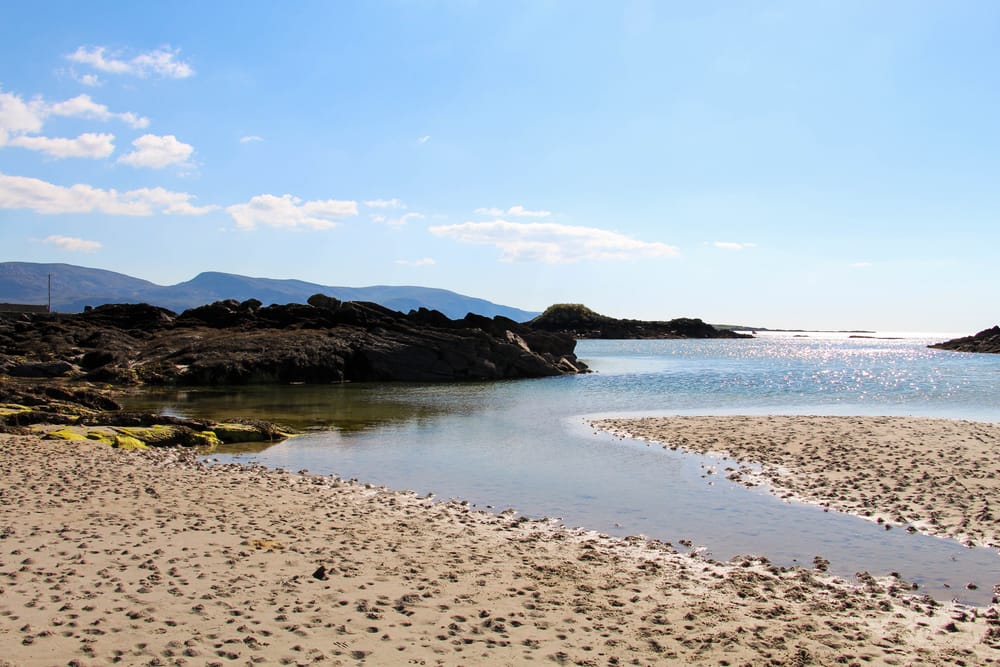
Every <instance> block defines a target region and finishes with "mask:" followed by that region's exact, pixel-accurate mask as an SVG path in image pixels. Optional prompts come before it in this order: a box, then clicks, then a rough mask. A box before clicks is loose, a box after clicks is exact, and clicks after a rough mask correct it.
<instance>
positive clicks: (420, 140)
mask: <svg viewBox="0 0 1000 667" xmlns="http://www.w3.org/2000/svg"><path fill="white" fill-rule="evenodd" d="M430 140H431V135H429V134H425V135H424V136H422V137H420V138H418V139H417V143H418V144H426V143H427V142H428V141H430Z"/></svg>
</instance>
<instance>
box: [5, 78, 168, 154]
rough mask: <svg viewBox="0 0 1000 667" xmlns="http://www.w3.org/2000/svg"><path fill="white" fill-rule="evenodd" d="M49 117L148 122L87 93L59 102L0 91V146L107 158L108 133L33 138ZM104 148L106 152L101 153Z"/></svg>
mask: <svg viewBox="0 0 1000 667" xmlns="http://www.w3.org/2000/svg"><path fill="white" fill-rule="evenodd" d="M50 116H66V117H77V118H89V119H96V120H101V121H108V120H113V119H117V120H121V121H124V122H125V123H127V124H128V125H130V126H132V127H134V128H142V127H146V126H147V125H149V119H148V118H144V117H142V116H139V115H137V114H134V113H132V112H131V111H126V112H123V113H114V112H112V111H110V110H109V109H108V107H106V106H105V105H103V104H98V103H97V102H94V100H93V99H91V98H90V96H89V95H77V96H76V97H73V98H71V99H68V100H65V101H63V102H56V103H54V104H49V103H46V102H45V101H44V100H42V99H41V98H35V99H33V100H31V101H30V102H25V101H24V99H23V98H21V97H20V96H19V95H16V94H13V93H4V92H0V146H4V145H6V144H11V145H17V146H22V147H24V148H29V149H32V150H40V151H44V152H47V153H50V154H51V155H55V156H56V157H77V156H82V157H107V156H108V155H110V154H111V152H112V151H113V150H114V148H113V144H112V143H111V142H112V140H113V139H114V136H113V135H110V134H93V133H87V134H82V135H80V136H79V137H77V138H76V139H59V138H48V137H37V136H33V135H36V134H37V133H38V132H41V130H42V127H43V126H44V124H45V120H46V119H47V118H49V117H50ZM102 151H106V152H102Z"/></svg>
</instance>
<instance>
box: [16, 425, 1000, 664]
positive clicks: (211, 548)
mask: <svg viewBox="0 0 1000 667" xmlns="http://www.w3.org/2000/svg"><path fill="white" fill-rule="evenodd" d="M720 448H721V447H720ZM892 589H893V582H891V581H889V582H882V583H881V584H879V583H877V582H874V581H872V580H870V579H867V578H862V581H859V582H851V583H850V584H849V583H845V582H835V581H833V580H830V579H828V578H826V577H825V576H824V575H822V573H819V572H813V571H808V570H802V569H796V570H779V569H777V568H773V567H771V566H769V565H768V564H767V563H766V562H762V561H759V560H756V559H752V558H744V559H739V560H738V561H737V562H734V563H733V564H730V565H719V564H714V563H708V562H704V561H701V560H698V559H697V558H694V557H691V556H687V555H680V554H676V553H673V552H672V550H670V549H669V548H668V547H666V546H665V545H660V544H657V543H648V542H645V541H643V540H641V539H638V538H633V539H625V540H616V539H612V538H607V537H603V536H598V535H594V534H591V533H584V532H580V531H569V530H566V529H562V528H557V527H554V526H553V525H552V524H551V523H547V522H535V521H524V520H520V519H517V518H516V517H514V516H512V515H510V514H506V515H499V516H498V515H492V514H486V513H483V512H475V511H471V510H470V509H469V508H468V507H466V506H465V505H463V504H460V503H457V502H450V503H435V502H432V500H430V499H428V498H421V497H417V496H416V495H415V494H413V493H408V492H393V491H388V490H385V489H381V488H372V487H366V486H364V485H359V484H354V483H347V482H342V481H340V480H337V479H335V478H331V477H315V476H310V475H306V474H298V473H294V474H293V473H287V472H270V471H266V470H264V469H262V468H260V467H241V466H236V465H227V466H214V467H212V466H206V465H203V464H201V463H199V462H197V461H196V460H194V458H193V457H192V456H191V455H190V453H189V452H184V451H178V450H160V451H149V452H141V451H139V452H124V451H119V450H112V449H110V448H107V447H104V446H102V445H98V444H92V443H89V442H83V443H76V442H71V443H68V442H55V441H44V440H39V439H38V438H36V437H29V436H11V435H0V664H5V665H6V664H9V665H66V664H72V665H108V664H113V663H117V664H123V665H175V664H176V665H180V664H187V665H205V664H220V665H228V664H241V665H242V664H253V663H259V664H282V665H309V664H323V665H337V664H344V665H354V664H369V665H394V664H401V665H402V664H426V665H431V664H441V665H522V664H526V663H528V662H531V661H534V662H540V663H549V662H553V661H554V662H555V663H556V664H579V665H609V664H647V665H648V664H665V663H666V664H671V663H673V664H689V663H702V664H713V665H717V664H731V665H742V664H753V665H759V664H812V663H816V664H835V663H843V664H861V663H863V662H869V663H874V664H912V663H913V662H916V661H922V663H924V664H939V663H950V662H956V661H959V660H961V661H964V662H965V663H966V664H984V663H986V662H989V661H992V660H994V659H996V658H998V657H1000V651H998V650H997V648H995V647H994V646H991V642H992V643H994V644H995V643H996V642H997V641H998V637H1000V633H997V631H996V626H995V625H994V624H995V623H996V613H995V610H994V609H992V608H990V609H985V610H983V609H980V610H976V611H973V610H969V609H963V608H960V607H957V606H946V607H942V606H938V605H935V604H934V603H933V602H930V601H928V600H926V599H910V598H904V597H902V596H901V594H900V593H898V592H893V590H892Z"/></svg>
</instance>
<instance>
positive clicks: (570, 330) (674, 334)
mask: <svg viewBox="0 0 1000 667" xmlns="http://www.w3.org/2000/svg"><path fill="white" fill-rule="evenodd" d="M527 325H528V326H529V327H531V328H532V329H534V330H536V331H547V332H557V333H565V334H569V335H572V336H574V337H575V338H604V339H631V338H753V336H750V335H748V334H740V333H736V332H734V331H729V330H728V329H716V328H715V327H713V326H712V325H711V324H706V323H705V322H702V321H701V320H699V319H692V318H688V317H680V318H677V319H673V320H668V321H666V322H647V321H642V320H619V319H615V318H613V317H608V316H607V315H601V314H599V313H595V312H594V311H592V310H591V309H589V308H587V307H586V306H584V305H581V304H576V303H564V304H557V305H554V306H550V307H549V308H548V309H546V311H545V312H544V313H542V314H541V315H539V316H538V317H536V318H535V319H533V320H531V321H530V322H528V323H527Z"/></svg>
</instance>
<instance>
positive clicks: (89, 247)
mask: <svg viewBox="0 0 1000 667" xmlns="http://www.w3.org/2000/svg"><path fill="white" fill-rule="evenodd" d="M43 243H47V244H49V245H54V246H55V247H57V248H60V249H62V250H68V251H69V252H96V251H97V250H100V249H101V244H100V243H98V242H97V241H87V240H84V239H78V238H74V237H72V236H59V235H57V234H54V235H52V236H46V237H45V239H44V240H43Z"/></svg>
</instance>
